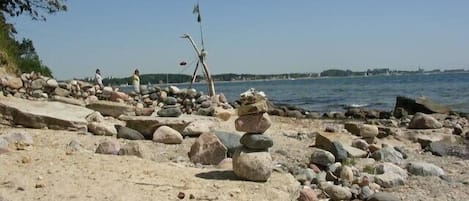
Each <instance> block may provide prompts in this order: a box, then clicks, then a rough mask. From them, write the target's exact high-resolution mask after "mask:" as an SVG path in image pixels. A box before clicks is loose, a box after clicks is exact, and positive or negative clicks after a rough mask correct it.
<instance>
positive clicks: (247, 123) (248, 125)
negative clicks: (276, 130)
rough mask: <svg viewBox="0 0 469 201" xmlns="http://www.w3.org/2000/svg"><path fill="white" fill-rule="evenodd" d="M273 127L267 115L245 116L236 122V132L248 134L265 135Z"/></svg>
mask: <svg viewBox="0 0 469 201" xmlns="http://www.w3.org/2000/svg"><path fill="white" fill-rule="evenodd" d="M271 125H272V121H271V120H270V118H269V114H267V113H260V114H249V115H243V116H240V117H238V119H236V121H235V128H236V130H237V131H241V132H246V133H264V132H265V131H266V130H267V129H269V128H270V126H271Z"/></svg>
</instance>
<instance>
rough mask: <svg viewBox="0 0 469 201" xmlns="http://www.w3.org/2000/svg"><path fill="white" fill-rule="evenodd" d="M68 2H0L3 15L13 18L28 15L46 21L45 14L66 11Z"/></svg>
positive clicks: (28, 0) (19, 0)
mask: <svg viewBox="0 0 469 201" xmlns="http://www.w3.org/2000/svg"><path fill="white" fill-rule="evenodd" d="M65 1H66V0H0V9H1V11H2V13H4V14H7V15H9V16H11V17H16V16H20V15H22V14H24V13H25V14H27V15H29V16H31V18H32V19H33V20H46V18H45V16H44V14H54V13H56V12H59V11H66V10H67V6H66V5H65Z"/></svg>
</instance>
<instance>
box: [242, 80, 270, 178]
mask: <svg viewBox="0 0 469 201" xmlns="http://www.w3.org/2000/svg"><path fill="white" fill-rule="evenodd" d="M266 101H267V100H266V97H265V94H264V93H263V92H259V91H256V90H255V89H250V90H248V91H246V92H244V93H242V94H241V106H240V107H239V108H238V115H239V118H238V119H236V121H235V127H236V130H238V131H241V132H246V133H245V134H244V135H243V136H242V137H241V139H240V143H241V145H242V147H241V148H239V149H237V150H236V151H235V153H234V155H233V170H234V173H235V174H236V175H237V176H239V177H241V178H244V179H246V180H250V181H267V180H268V179H269V177H270V175H271V173H272V156H271V155H270V153H269V152H268V149H269V148H270V147H272V146H273V141H272V139H271V138H270V137H268V136H266V135H263V134H264V132H265V131H266V130H267V129H268V128H269V127H270V126H271V124H272V122H271V120H270V119H269V115H268V114H267V110H268V107H267V102H266Z"/></svg>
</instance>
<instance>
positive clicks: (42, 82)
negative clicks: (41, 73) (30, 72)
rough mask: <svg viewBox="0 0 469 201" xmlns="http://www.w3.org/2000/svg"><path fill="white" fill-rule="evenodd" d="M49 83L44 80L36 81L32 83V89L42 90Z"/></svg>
mask: <svg viewBox="0 0 469 201" xmlns="http://www.w3.org/2000/svg"><path fill="white" fill-rule="evenodd" d="M46 85H47V83H46V81H45V80H43V79H36V80H33V81H32V82H31V89H33V90H36V89H42V88H43V87H44V86H46Z"/></svg>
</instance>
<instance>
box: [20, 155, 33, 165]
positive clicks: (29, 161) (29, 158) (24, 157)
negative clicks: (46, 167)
mask: <svg viewBox="0 0 469 201" xmlns="http://www.w3.org/2000/svg"><path fill="white" fill-rule="evenodd" d="M21 163H23V164H26V163H31V157H29V156H23V157H22V158H21Z"/></svg>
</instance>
